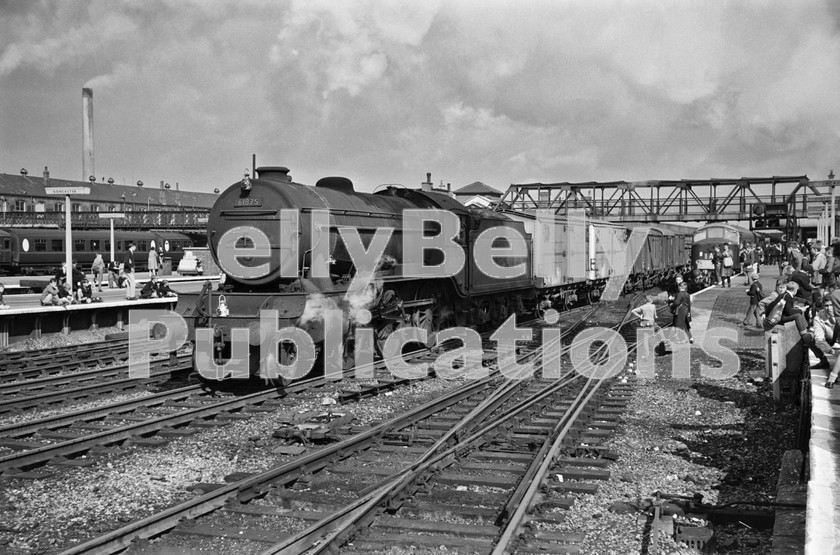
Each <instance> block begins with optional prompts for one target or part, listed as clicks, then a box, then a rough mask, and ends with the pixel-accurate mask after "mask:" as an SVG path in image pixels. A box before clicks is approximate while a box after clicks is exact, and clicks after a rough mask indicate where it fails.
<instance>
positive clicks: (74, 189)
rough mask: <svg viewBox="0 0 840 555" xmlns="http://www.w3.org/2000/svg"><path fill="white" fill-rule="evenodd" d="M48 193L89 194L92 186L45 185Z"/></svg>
mask: <svg viewBox="0 0 840 555" xmlns="http://www.w3.org/2000/svg"><path fill="white" fill-rule="evenodd" d="M44 191H46V193H47V194H48V195H89V194H90V187H44Z"/></svg>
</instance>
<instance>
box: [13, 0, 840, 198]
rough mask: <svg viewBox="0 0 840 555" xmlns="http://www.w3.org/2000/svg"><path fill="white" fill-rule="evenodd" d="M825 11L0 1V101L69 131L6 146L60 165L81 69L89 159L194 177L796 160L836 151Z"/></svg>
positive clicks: (832, 61)
mask: <svg viewBox="0 0 840 555" xmlns="http://www.w3.org/2000/svg"><path fill="white" fill-rule="evenodd" d="M838 14H840V11H838V10H837V8H836V7H834V6H833V5H831V4H829V3H825V2H819V1H814V2H804V3H794V4H790V3H782V2H781V1H780V0H768V1H764V2H750V3H731V2H730V3H723V2H703V3H693V2H668V3H660V2H654V1H653V0H647V1H645V0H642V1H636V2H611V3H598V2H588V1H583V0H566V1H562V2H557V1H553V0H552V1H549V0H533V1H530V2H527V3H520V2H513V1H512V0H491V1H489V2H487V1H485V2H477V1H475V0H457V1H454V2H436V1H432V2H416V1H413V0H412V1H409V0H405V1H399V2H394V1H385V0H349V1H341V2H336V1H334V0H311V1H309V0H292V1H291V2H285V3H275V2H264V1H260V0H246V1H242V2H234V1H226V0H212V1H203V0H201V1H200V0H159V1H157V2H154V3H145V2H133V1H124V2H119V1H103V0H90V1H74V0H63V1H55V0H43V1H42V2H38V3H27V4H26V7H25V8H21V4H19V3H15V4H14V8H13V9H11V8H4V7H3V6H0V77H2V79H3V83H4V96H5V99H4V100H3V102H5V104H3V103H0V109H3V110H4V112H3V114H4V116H5V115H6V114H10V115H17V114H19V115H20V118H21V120H22V121H39V120H38V116H37V114H39V113H41V114H42V113H44V112H45V108H46V109H48V110H49V113H50V120H51V121H50V125H49V128H50V129H51V130H52V132H53V133H55V130H56V129H72V131H68V132H67V133H66V135H64V136H62V137H61V140H58V139H57V138H56V139H53V140H52V142H50V143H49V144H50V148H49V151H47V150H43V151H41V152H38V151H36V150H32V151H30V155H31V156H33V157H35V158H37V159H36V160H34V161H33V163H30V162H26V164H27V165H29V166H36V167H37V166H39V165H45V164H49V165H50V167H51V170H52V171H53V173H54V174H56V175H58V174H60V173H62V172H61V168H60V165H56V162H54V161H53V160H52V159H51V158H53V157H57V158H59V159H61V160H71V162H66V164H67V165H68V166H69V167H70V169H69V170H68V171H67V172H66V174H67V175H76V174H78V173H79V172H78V170H77V169H76V168H75V167H74V166H73V163H74V162H72V161H77V160H78V159H79V158H80V157H79V156H78V153H77V150H78V148H80V147H79V146H77V145H75V144H74V141H76V140H77V139H76V136H77V134H78V133H77V130H78V124H77V121H76V120H77V119H78V114H75V113H74V114H71V115H72V116H73V117H75V118H76V120H73V119H69V116H63V115H60V114H61V113H62V112H63V111H66V110H64V109H63V108H62V109H61V110H59V109H58V107H63V106H66V105H68V101H67V99H68V98H78V94H79V91H78V89H79V88H80V86H81V83H82V82H83V81H86V85H87V86H92V87H93V88H94V89H96V90H107V91H108V94H107V95H103V96H97V103H98V104H97V131H96V132H97V137H102V140H100V141H99V142H98V146H97V148H98V152H97V167H103V166H104V167H107V165H108V164H110V165H112V166H114V167H115V168H116V169H117V170H119V171H124V172H126V173H129V177H130V172H134V173H135V174H142V177H143V179H144V180H145V181H147V182H154V181H156V179H155V178H154V177H153V175H152V174H153V173H154V172H160V173H162V174H164V175H163V176H162V178H163V179H165V180H166V181H170V182H173V181H176V180H177V178H175V177H174V176H173V174H179V175H181V176H183V177H181V178H180V181H181V183H182V184H183V183H189V182H191V181H192V182H194V183H195V184H196V186H199V187H205V188H207V189H209V190H212V189H213V188H214V187H216V186H219V187H223V186H224V184H225V183H226V182H227V181H228V180H231V181H232V180H235V179H236V178H237V177H238V176H240V174H241V171H242V167H244V166H246V165H250V155H251V154H252V153H256V154H257V155H258V157H259V158H260V159H261V160H262V161H264V163H266V164H285V165H288V166H290V167H291V168H292V170H293V174H294V175H295V177H296V178H299V179H301V181H303V182H314V181H315V180H317V179H318V178H319V177H322V176H323V175H325V174H328V173H335V174H348V175H349V174H353V175H354V180H356V181H358V182H359V188H360V189H362V190H370V189H372V188H373V187H374V186H375V185H376V184H377V183H382V182H389V183H392V182H398V181H405V182H407V184H416V183H417V182H419V181H422V180H423V178H424V177H425V173H426V172H427V171H432V172H433V173H434V175H435V176H436V178H437V179H443V180H444V181H451V182H453V185H464V184H467V183H471V182H473V181H476V180H481V181H483V182H485V183H488V184H491V185H493V186H496V187H497V188H505V187H506V186H507V184H509V183H511V182H520V181H524V180H540V181H544V182H556V181H588V180H611V179H628V180H631V179H633V180H646V179H657V178H683V177H685V178H688V177H695V176H701V177H710V176H712V175H715V174H718V172H720V174H726V175H734V174H747V173H752V174H754V175H762V174H783V173H797V174H798V173H807V172H808V171H814V168H823V167H826V166H829V165H836V156H837V155H836V152H838V151H840V131H838V124H837V123H836V122H837V121H838V119H840V95H837V94H836V91H837V90H838V89H840V72H838V71H837V68H838V67H840V38H839V36H840V25H838V22H840V17H838ZM74 105H75V104H74ZM16 117H17V116H16ZM59 117H67V118H68V119H66V120H58V119H56V118H59ZM42 118H43V116H42ZM128 131H130V132H128ZM27 132H31V133H33V137H32V139H31V140H30V141H28V143H31V144H33V145H38V144H41V145H43V144H47V143H46V142H45V141H43V140H38V139H36V138H35V137H34V134H35V133H38V132H39V131H38V130H37V129H31V130H30V129H27ZM42 133H43V134H44V135H46V134H47V133H48V131H46V130H44V131H43V132H42ZM51 137H55V135H51ZM58 144H60V145H61V146H60V147H58V146H56V145H58ZM2 146H3V147H4V148H5V149H11V148H17V147H16V146H15V145H7V143H3V144H2ZM42 148H44V147H42ZM65 150H67V151H68V152H65ZM15 153H16V154H15V156H16V157H18V154H17V151H15ZM21 156H22V154H21ZM41 158H43V160H42V159H41ZM47 158H50V159H47ZM243 162H244V163H243ZM21 163H23V162H21ZM75 163H78V162H75ZM16 166H18V164H17V163H16ZM231 169H232V170H231ZM0 171H3V170H2V168H0ZM825 171H827V170H821V173H824V172H825ZM113 173H115V174H116V173H117V171H114V172H113ZM720 174H719V175H720ZM115 177H116V176H115ZM133 180H136V177H135V178H134V179H133ZM133 180H132V181H133Z"/></svg>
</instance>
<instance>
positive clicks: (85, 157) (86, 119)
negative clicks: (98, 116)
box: [82, 88, 96, 181]
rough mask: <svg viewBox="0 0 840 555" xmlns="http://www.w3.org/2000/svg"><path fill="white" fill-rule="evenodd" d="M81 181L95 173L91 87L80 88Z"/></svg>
mask: <svg viewBox="0 0 840 555" xmlns="http://www.w3.org/2000/svg"><path fill="white" fill-rule="evenodd" d="M82 145H83V147H82V148H83V150H82V181H87V180H88V178H89V177H90V176H91V175H96V173H95V170H94V165H93V89H88V88H83V89H82Z"/></svg>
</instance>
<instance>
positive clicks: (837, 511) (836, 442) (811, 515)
mask: <svg viewBox="0 0 840 555" xmlns="http://www.w3.org/2000/svg"><path fill="white" fill-rule="evenodd" d="M833 359H834V357H830V360H832V362H833ZM812 362H814V361H813V360H812ZM828 372H829V371H828V370H817V369H813V368H812V369H811V439H810V442H809V445H808V451H809V457H810V460H809V470H810V480H809V481H808V508H807V512H806V521H805V553H806V555H827V554H835V553H836V554H840V541H838V540H840V537H839V536H840V485H839V484H838V478H840V385H838V386H835V388H834V389H826V387H825V380H826V378H827V377H828Z"/></svg>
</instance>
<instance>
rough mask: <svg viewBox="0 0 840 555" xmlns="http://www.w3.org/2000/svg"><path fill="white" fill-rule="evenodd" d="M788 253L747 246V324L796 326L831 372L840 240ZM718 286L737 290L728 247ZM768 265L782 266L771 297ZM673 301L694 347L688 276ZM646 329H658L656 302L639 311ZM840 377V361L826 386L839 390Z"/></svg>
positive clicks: (717, 267) (838, 311) (720, 260)
mask: <svg viewBox="0 0 840 555" xmlns="http://www.w3.org/2000/svg"><path fill="white" fill-rule="evenodd" d="M785 247H786V248H785V249H784V250H783V249H782V247H781V246H779V245H768V246H767V248H766V249H762V248H761V246H754V245H752V244H749V243H747V244H744V245H743V246H742V247H741V249H740V262H741V269H742V275H743V278H744V285H745V286H746V287H747V289H746V293H747V295H748V296H749V299H750V304H749V307H748V308H747V313H746V315H745V316H744V320H743V322H742V325H743V326H745V327H753V326H754V327H756V328H758V329H760V330H770V329H772V328H773V327H774V326H776V325H779V324H786V323H788V322H793V323H794V324H795V325H796V328H797V330H798V332H799V333H800V335H801V337H802V341H803V343H804V344H805V345H806V346H807V347H808V348H809V349H810V350H811V351H812V352H813V353H814V355H816V357H817V359H819V365H818V366H817V368H826V369H827V368H829V366H830V364H829V361H828V357H827V354H828V353H831V352H832V351H834V352H837V353H838V354H840V237H835V238H833V239H832V240H831V244H830V245H829V246H828V247H825V246H824V245H823V243H822V241H814V242H813V243H811V242H809V243H806V244H802V245H800V244H799V243H797V242H795V241H791V242H789V243H788V244H787V245H786V246H785ZM712 260H713V263H714V274H713V275H714V278H715V280H714V282H715V283H716V285H718V286H720V287H731V286H732V277H733V276H732V273H733V267H734V260H733V254H732V249H731V248H730V245H729V244H728V243H724V244H722V245H720V246H719V247H715V249H714V255H713V258H712ZM762 264H773V265H776V264H778V267H779V277H778V278H777V279H776V287H775V288H774V290H773V291H771V292H770V293H769V294H765V291H764V288H763V286H762V285H761V282H760V281H759V279H758V278H759V271H760V267H761V265H762ZM668 301H669V305H670V309H671V314H672V315H673V326H674V327H675V328H677V329H681V330H683V331H684V332H685V333H686V335H687V336H688V338H689V341H690V342H691V343H693V342H694V340H693V339H692V335H691V297H690V296H689V295H688V291H687V287H686V284H685V283H684V282H683V280H682V277H680V276H676V278H675V288H674V290H672V291H671V292H670V293H669V296H668ZM633 314H634V315H635V316H637V317H638V318H639V320H640V323H639V325H640V326H641V327H653V328H654V329H656V328H657V326H656V306H655V299H654V298H653V297H648V298H647V302H646V303H645V304H643V305H641V306H639V307H638V308H636V309H634V310H633ZM838 377H840V356H838V357H837V360H836V362H835V363H834V366H833V367H832V370H831V373H830V375H829V378H828V380H827V381H826V384H825V386H826V387H827V388H833V387H834V383H835V381H836V380H837V378H838Z"/></svg>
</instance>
